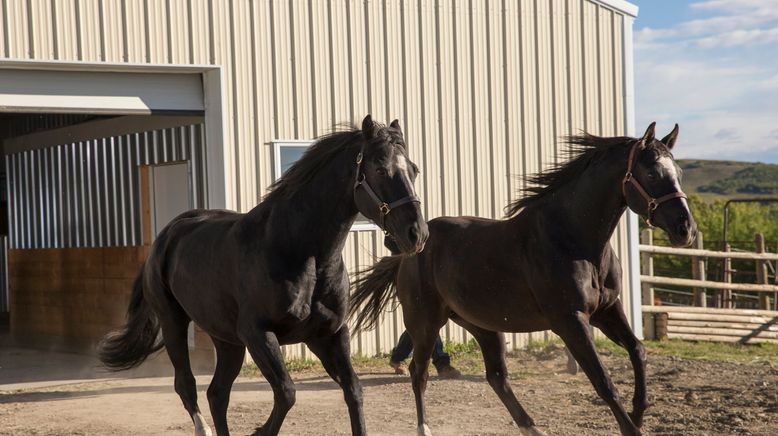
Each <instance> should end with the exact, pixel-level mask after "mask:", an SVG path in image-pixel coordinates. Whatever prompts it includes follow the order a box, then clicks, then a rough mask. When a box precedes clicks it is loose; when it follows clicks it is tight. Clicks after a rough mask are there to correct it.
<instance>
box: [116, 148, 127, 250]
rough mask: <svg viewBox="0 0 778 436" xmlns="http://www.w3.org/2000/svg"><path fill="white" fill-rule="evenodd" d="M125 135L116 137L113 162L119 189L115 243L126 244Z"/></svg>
mask: <svg viewBox="0 0 778 436" xmlns="http://www.w3.org/2000/svg"><path fill="white" fill-rule="evenodd" d="M126 138H127V137H126V136H120V137H118V138H116V141H117V142H118V144H119V147H118V150H117V153H116V155H117V159H118V161H117V160H114V164H115V165H116V167H118V171H117V172H118V176H117V183H116V185H118V186H117V188H118V191H119V197H118V201H117V203H118V206H119V207H118V209H119V211H118V213H116V214H114V219H115V220H117V221H118V223H117V224H119V225H117V230H119V232H118V236H117V238H116V245H122V246H126V245H127V216H126V213H127V203H126V198H127V197H126V194H125V192H124V191H125V188H126V186H127V181H126V180H125V175H124V161H125V153H126V148H127V144H126Z"/></svg>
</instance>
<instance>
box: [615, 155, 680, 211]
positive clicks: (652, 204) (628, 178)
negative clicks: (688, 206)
mask: <svg viewBox="0 0 778 436" xmlns="http://www.w3.org/2000/svg"><path fill="white" fill-rule="evenodd" d="M642 143H643V140H640V141H636V142H635V144H634V145H633V146H632V148H631V149H630V150H629V158H628V159H627V173H626V174H625V175H624V181H623V182H622V185H621V192H622V193H623V194H624V199H625V200H626V199H627V184H628V183H630V184H631V185H632V186H634V187H635V189H636V190H637V191H638V193H639V194H640V196H641V197H643V199H644V200H646V204H647V206H646V207H647V211H646V224H648V225H649V226H653V224H652V223H651V217H652V216H653V214H654V211H655V210H656V209H657V208H658V207H659V205H661V204H662V203H664V202H666V201H669V200H672V199H674V198H687V197H686V194H684V193H683V191H675V192H671V193H669V194H667V195H663V196H661V197H659V198H654V197H652V196H651V195H650V194H649V193H648V192H647V191H646V190H645V188H643V185H641V184H640V182H638V181H637V179H636V178H635V177H634V176H633V174H632V170H633V169H634V167H635V152H636V150H637V149H638V147H639V146H640V144H642Z"/></svg>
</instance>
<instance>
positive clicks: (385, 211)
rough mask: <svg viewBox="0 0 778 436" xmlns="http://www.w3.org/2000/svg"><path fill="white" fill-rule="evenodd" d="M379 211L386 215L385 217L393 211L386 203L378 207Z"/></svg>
mask: <svg viewBox="0 0 778 436" xmlns="http://www.w3.org/2000/svg"><path fill="white" fill-rule="evenodd" d="M378 210H380V211H381V213H382V214H384V215H389V212H391V211H392V209H390V208H389V205H388V204H386V203H381V205H380V206H378Z"/></svg>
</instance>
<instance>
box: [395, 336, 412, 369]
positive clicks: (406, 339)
mask: <svg viewBox="0 0 778 436" xmlns="http://www.w3.org/2000/svg"><path fill="white" fill-rule="evenodd" d="M412 350H413V340H412V339H411V335H409V334H408V331H407V330H406V331H404V332H403V334H402V335H400V339H399V340H398V341H397V345H396V346H395V347H394V349H393V350H392V355H391V357H390V358H389V366H391V367H392V368H394V372H395V374H405V373H406V370H405V359H407V358H408V357H410V355H411V351H412Z"/></svg>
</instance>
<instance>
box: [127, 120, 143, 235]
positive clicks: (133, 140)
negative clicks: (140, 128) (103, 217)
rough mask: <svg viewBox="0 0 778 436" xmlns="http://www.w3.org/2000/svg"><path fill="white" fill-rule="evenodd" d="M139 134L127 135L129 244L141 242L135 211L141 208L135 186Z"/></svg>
mask: <svg viewBox="0 0 778 436" xmlns="http://www.w3.org/2000/svg"><path fill="white" fill-rule="evenodd" d="M137 139H138V134H137V133H133V134H131V135H127V144H126V146H127V162H126V171H127V202H128V209H129V210H128V212H127V216H128V221H129V230H128V231H129V237H128V242H127V243H128V245H140V242H139V241H138V238H137V235H136V234H135V228H136V225H135V211H136V210H139V209H138V208H137V207H136V204H137V201H138V200H137V198H136V196H135V193H136V188H135V178H136V177H135V174H136V173H137V167H138V159H137V157H138V155H137V150H138V141H137Z"/></svg>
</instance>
